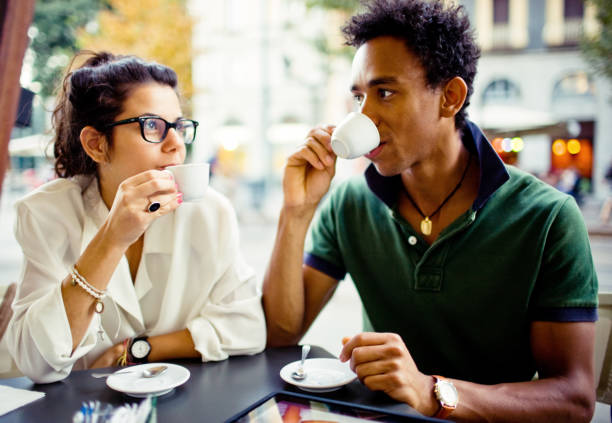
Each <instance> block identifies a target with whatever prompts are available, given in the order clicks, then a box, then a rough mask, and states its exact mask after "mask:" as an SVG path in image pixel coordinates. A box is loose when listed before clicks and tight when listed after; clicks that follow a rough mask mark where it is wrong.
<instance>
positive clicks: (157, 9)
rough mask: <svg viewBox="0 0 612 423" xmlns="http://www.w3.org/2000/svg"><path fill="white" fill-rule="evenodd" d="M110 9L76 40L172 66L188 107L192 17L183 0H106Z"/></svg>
mask: <svg viewBox="0 0 612 423" xmlns="http://www.w3.org/2000/svg"><path fill="white" fill-rule="evenodd" d="M108 1H109V4H110V6H111V10H102V11H100V13H99V15H98V18H97V21H98V28H97V31H95V32H93V33H91V32H88V31H86V30H85V29H81V30H80V31H79V33H78V44H79V46H80V47H81V48H83V49H87V50H94V51H100V50H107V51H111V52H112V53H115V54H134V55H137V56H139V57H142V58H143V59H146V60H154V61H157V62H159V63H162V64H164V65H166V66H169V67H171V68H172V69H174V70H175V71H176V73H177V75H178V78H179V86H180V89H181V93H182V95H183V96H184V98H185V99H186V100H187V104H186V105H185V109H186V110H184V112H186V113H188V112H189V111H190V110H189V109H190V106H189V101H188V100H189V99H190V98H191V96H192V93H193V85H192V81H191V61H192V47H191V34H192V27H193V21H192V18H191V17H190V16H189V15H188V14H187V11H186V8H185V1H184V0H130V1H125V0H108Z"/></svg>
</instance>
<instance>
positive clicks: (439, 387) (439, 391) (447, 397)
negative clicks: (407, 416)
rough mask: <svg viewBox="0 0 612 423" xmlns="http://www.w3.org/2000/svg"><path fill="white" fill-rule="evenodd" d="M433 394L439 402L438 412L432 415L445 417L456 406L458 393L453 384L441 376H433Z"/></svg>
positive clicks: (439, 417)
mask: <svg viewBox="0 0 612 423" xmlns="http://www.w3.org/2000/svg"><path fill="white" fill-rule="evenodd" d="M433 378H434V395H435V396H436V399H437V400H438V403H439V404H440V408H439V409H438V412H437V413H436V414H435V415H434V417H436V418H438V419H445V418H446V417H448V416H449V415H450V414H451V413H452V412H453V411H454V410H455V408H457V403H458V402H459V394H458V393H457V389H456V388H455V385H453V383H452V382H451V381H450V380H448V379H445V378H443V377H442V376H434V377H433Z"/></svg>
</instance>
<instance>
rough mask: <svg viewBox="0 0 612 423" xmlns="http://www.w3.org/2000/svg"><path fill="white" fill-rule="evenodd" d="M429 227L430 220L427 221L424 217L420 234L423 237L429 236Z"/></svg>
mask: <svg viewBox="0 0 612 423" xmlns="http://www.w3.org/2000/svg"><path fill="white" fill-rule="evenodd" d="M431 227H432V224H431V220H429V217H427V216H425V219H423V220H421V232H422V233H423V235H430V234H431Z"/></svg>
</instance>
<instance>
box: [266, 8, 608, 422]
mask: <svg viewBox="0 0 612 423" xmlns="http://www.w3.org/2000/svg"><path fill="white" fill-rule="evenodd" d="M344 33H345V35H346V37H347V40H348V44H350V45H353V46H355V47H356V48H357V51H356V54H355V58H354V60H353V69H352V81H353V82H352V84H353V85H352V88H351V91H352V93H353V95H354V97H355V100H356V101H357V103H358V105H359V107H360V111H361V112H362V113H364V114H366V115H367V116H368V117H370V118H371V119H372V121H373V122H374V123H375V124H376V126H377V128H378V131H379V133H380V138H381V143H380V145H379V146H378V147H376V148H375V149H374V150H372V151H371V152H370V153H369V154H368V155H367V157H368V158H369V159H370V160H371V161H372V165H371V166H370V167H369V168H368V169H367V171H366V173H365V178H364V177H359V178H355V179H351V180H349V181H348V182H345V183H342V184H341V185H339V186H338V187H337V188H336V189H335V190H333V192H332V193H331V194H330V195H329V196H328V198H326V200H325V201H324V202H323V204H322V205H321V207H320V209H319V211H318V214H317V217H316V219H315V220H314V222H313V225H312V228H311V233H310V241H309V243H308V247H307V249H306V252H307V254H306V256H305V257H306V258H305V262H304V263H303V264H302V256H303V251H304V240H305V237H306V233H307V230H308V227H309V226H310V223H311V220H312V218H313V216H314V214H315V209H316V208H317V206H318V204H319V202H320V200H321V199H322V197H323V196H324V195H325V194H326V192H327V191H328V189H329V186H330V182H331V180H332V177H333V175H334V167H335V161H336V157H335V155H334V154H333V152H332V150H331V148H330V134H331V132H332V130H333V127H331V126H326V127H319V128H315V129H313V130H311V131H310V133H309V134H308V137H307V139H306V141H305V143H304V145H303V146H302V147H301V148H300V149H299V150H298V151H297V152H296V153H294V154H293V155H292V156H291V157H289V159H288V162H287V166H286V170H285V175H284V180H283V190H284V203H283V208H282V211H281V215H280V219H279V227H278V233H277V238H276V244H275V247H274V251H273V255H272V259H271V262H270V266H269V269H268V272H267V274H266V277H265V281H264V298H263V304H264V308H265V311H266V315H267V322H268V344H269V345H286V344H294V343H297V342H298V341H299V340H300V338H301V337H302V335H303V334H304V333H305V332H306V330H307V329H308V327H309V326H310V324H311V323H312V321H313V320H314V319H315V317H316V316H317V314H318V313H319V311H320V310H321V309H322V308H323V306H324V305H325V303H326V302H327V301H328V299H329V298H330V296H331V295H332V293H333V291H334V289H335V287H336V286H337V283H338V281H339V280H341V279H342V278H344V276H345V274H346V273H347V272H348V273H349V274H350V275H351V277H352V279H353V281H354V283H355V285H356V287H357V289H358V291H359V294H360V296H361V299H362V301H363V305H364V308H365V312H366V313H367V317H369V320H370V321H371V324H370V323H367V324H366V330H367V332H364V333H361V334H358V335H356V336H354V337H353V338H351V339H350V340H349V341H348V342H347V343H346V344H345V346H344V348H343V350H342V352H341V354H340V359H341V360H350V363H351V367H352V368H353V369H354V370H355V372H356V373H357V375H358V376H359V379H360V380H361V381H362V382H363V383H364V384H365V385H366V386H367V387H368V388H370V389H372V390H381V391H384V392H386V393H387V394H388V395H389V396H391V397H393V398H395V399H396V400H399V401H403V402H406V403H407V404H409V405H410V406H412V407H414V408H415V409H416V410H418V411H420V412H421V413H423V414H424V415H427V416H437V417H446V416H448V415H449V414H450V416H451V418H452V419H454V420H458V421H485V420H486V421H509V422H517V421H533V422H546V421H551V422H559V421H584V422H588V421H589V420H590V418H591V416H592V413H593V409H594V403H595V399H594V380H593V379H594V377H593V359H592V357H593V343H594V323H593V322H594V321H595V320H596V318H597V278H596V275H595V272H594V268H593V260H592V257H591V253H590V247H589V240H588V236H587V233H586V229H585V226H584V223H583V221H582V217H581V214H580V211H579V209H578V207H577V206H576V203H575V202H574V201H573V200H572V199H571V198H570V197H569V196H567V195H564V194H562V193H559V192H558V191H556V190H554V189H553V188H551V187H549V186H548V185H546V184H544V183H543V182H541V181H539V180H537V179H535V178H533V177H532V176H530V175H528V174H526V173H524V172H522V171H520V170H518V169H516V168H513V167H506V166H505V165H504V164H503V163H502V162H501V160H500V159H499V157H498V156H497V155H496V154H495V152H494V150H493V149H492V148H491V145H490V144H489V143H488V141H487V140H486V138H485V137H484V136H483V135H482V133H481V132H480V130H479V129H478V128H477V127H476V126H475V125H474V124H472V123H471V122H469V121H467V120H466V107H467V105H468V100H469V97H470V94H471V92H472V82H473V80H474V76H475V73H476V63H477V60H478V57H479V50H478V48H477V47H476V45H475V44H474V40H473V35H472V32H471V30H470V28H469V22H468V20H467V18H466V17H465V15H464V14H463V10H462V8H461V7H457V6H449V7H445V6H443V5H442V4H440V3H438V2H429V1H420V0H406V1H400V0H394V1H392V0H386V1H383V0H375V1H373V2H371V3H369V6H368V8H367V10H366V11H365V12H364V13H363V14H361V15H357V16H354V17H353V18H352V19H351V20H350V21H349V23H348V24H347V26H346V27H345V28H344ZM374 331H376V332H374ZM536 372H537V376H538V377H537V378H534V376H536ZM434 375H442V376H443V377H441V376H434ZM457 398H458V400H457ZM451 413H452V414H451Z"/></svg>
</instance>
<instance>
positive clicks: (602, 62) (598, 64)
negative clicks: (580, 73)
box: [582, 0, 612, 81]
mask: <svg viewBox="0 0 612 423" xmlns="http://www.w3.org/2000/svg"><path fill="white" fill-rule="evenodd" d="M589 1H590V2H591V3H592V4H593V5H595V7H596V8H597V21H598V22H599V25H600V29H601V30H600V32H599V33H598V34H597V35H595V36H594V37H591V38H587V39H584V40H583V43H582V51H583V53H584V55H585V57H586V59H587V60H588V62H589V63H590V64H591V66H592V67H593V69H594V70H595V71H596V72H597V73H599V74H601V75H604V76H605V77H607V78H608V79H609V80H610V81H612V0H589Z"/></svg>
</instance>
